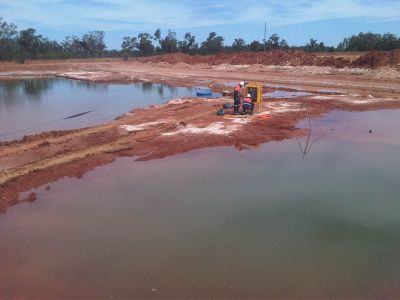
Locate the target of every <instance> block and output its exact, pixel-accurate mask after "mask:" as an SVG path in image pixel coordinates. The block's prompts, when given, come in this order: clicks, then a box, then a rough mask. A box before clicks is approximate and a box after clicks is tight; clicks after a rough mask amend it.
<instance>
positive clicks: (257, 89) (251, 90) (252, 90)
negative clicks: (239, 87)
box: [244, 81, 263, 112]
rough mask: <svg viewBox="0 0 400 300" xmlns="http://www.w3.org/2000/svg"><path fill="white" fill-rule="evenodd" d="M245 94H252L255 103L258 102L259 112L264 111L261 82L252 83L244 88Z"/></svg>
mask: <svg viewBox="0 0 400 300" xmlns="http://www.w3.org/2000/svg"><path fill="white" fill-rule="evenodd" d="M244 94H245V95H246V94H250V95H251V100H252V101H253V103H255V102H257V103H258V105H257V107H258V109H257V110H258V112H260V111H261V110H262V103H263V97H262V96H263V94H262V84H261V82H255V81H250V82H248V83H247V84H246V85H245V86H244Z"/></svg>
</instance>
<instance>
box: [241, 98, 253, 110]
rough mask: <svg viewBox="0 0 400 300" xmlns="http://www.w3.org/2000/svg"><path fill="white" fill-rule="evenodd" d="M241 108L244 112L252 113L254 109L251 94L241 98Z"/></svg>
mask: <svg viewBox="0 0 400 300" xmlns="http://www.w3.org/2000/svg"><path fill="white" fill-rule="evenodd" d="M242 109H243V113H244V114H246V115H247V114H249V115H250V114H253V110H254V103H253V99H251V95H250V94H247V95H246V97H245V98H244V99H243V103H242Z"/></svg>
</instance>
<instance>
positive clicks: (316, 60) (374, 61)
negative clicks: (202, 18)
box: [139, 49, 400, 70]
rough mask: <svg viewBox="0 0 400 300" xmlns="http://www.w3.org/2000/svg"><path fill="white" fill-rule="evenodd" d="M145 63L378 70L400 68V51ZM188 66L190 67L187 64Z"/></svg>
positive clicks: (171, 58) (169, 57) (170, 58)
mask: <svg viewBox="0 0 400 300" xmlns="http://www.w3.org/2000/svg"><path fill="white" fill-rule="evenodd" d="M139 60H140V61H142V62H152V63H170V64H174V65H175V64H176V65H177V66H180V67H187V65H194V64H207V65H223V64H228V65H255V64H257V65H264V66H272V65H274V66H294V67H297V66H322V67H335V68H345V67H355V68H359V67H361V68H377V67H383V66H389V67H393V68H396V69H398V70H399V69H400V49H397V50H393V51H389V52H369V53H367V54H364V55H363V56H361V57H359V58H357V59H355V60H351V59H348V58H345V57H338V56H333V55H332V56H317V55H315V54H313V53H309V52H305V51H302V50H272V51H267V52H240V53H219V54H216V55H204V56H203V55H194V56H193V55H188V54H183V53H179V52H177V53H170V54H164V55H157V56H152V57H146V58H140V59H139ZM186 64H187V65H186Z"/></svg>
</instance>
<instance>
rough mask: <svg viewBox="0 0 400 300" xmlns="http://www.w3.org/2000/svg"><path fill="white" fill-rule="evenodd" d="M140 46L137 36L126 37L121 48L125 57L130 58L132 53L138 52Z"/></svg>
mask: <svg viewBox="0 0 400 300" xmlns="http://www.w3.org/2000/svg"><path fill="white" fill-rule="evenodd" d="M138 46H139V45H138V42H137V38H136V37H129V36H126V37H124V38H123V41H122V44H121V49H122V53H123V55H124V57H126V58H128V57H129V56H131V55H132V56H133V55H135V54H136V53H137V49H138Z"/></svg>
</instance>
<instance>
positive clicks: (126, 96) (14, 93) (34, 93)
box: [0, 78, 195, 141]
mask: <svg viewBox="0 0 400 300" xmlns="http://www.w3.org/2000/svg"><path fill="white" fill-rule="evenodd" d="M194 95H195V93H194V91H193V89H192V88H181V87H171V86H167V85H163V84H153V83H134V84H98V83H90V82H85V81H75V80H66V79H60V78H47V79H23V80H6V81H0V141H5V140H12V139H16V138H21V137H23V136H24V135H27V134H33V133H39V132H42V131H51V130H61V129H73V128H79V127H86V126H91V125H95V124H99V123H103V122H107V121H112V120H113V119H114V118H116V117H117V116H119V115H121V114H123V113H126V112H128V111H130V110H132V109H134V108H137V107H145V106H149V105H154V104H160V103H163V102H165V101H166V100H167V99H168V98H171V97H185V96H194ZM87 111H91V113H90V114H86V115H83V114H81V113H82V112H87ZM72 115H79V118H74V119H67V120H66V119H65V118H66V117H67V116H72Z"/></svg>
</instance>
